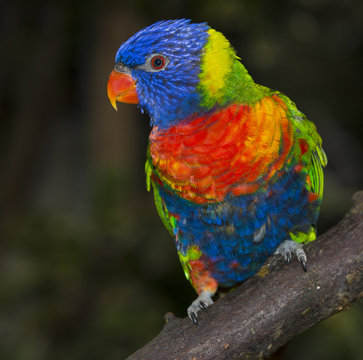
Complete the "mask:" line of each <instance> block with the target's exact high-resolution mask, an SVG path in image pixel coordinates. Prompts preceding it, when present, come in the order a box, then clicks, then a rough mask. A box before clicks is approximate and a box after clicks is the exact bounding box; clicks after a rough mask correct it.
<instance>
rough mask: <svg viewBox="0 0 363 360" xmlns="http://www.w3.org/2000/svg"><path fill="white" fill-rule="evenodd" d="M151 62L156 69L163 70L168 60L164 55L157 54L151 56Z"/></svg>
mask: <svg viewBox="0 0 363 360" xmlns="http://www.w3.org/2000/svg"><path fill="white" fill-rule="evenodd" d="M150 64H151V67H152V68H153V69H154V70H162V69H163V68H164V67H165V65H166V61H165V58H164V57H163V56H161V55H155V56H154V57H152V58H151V60H150Z"/></svg>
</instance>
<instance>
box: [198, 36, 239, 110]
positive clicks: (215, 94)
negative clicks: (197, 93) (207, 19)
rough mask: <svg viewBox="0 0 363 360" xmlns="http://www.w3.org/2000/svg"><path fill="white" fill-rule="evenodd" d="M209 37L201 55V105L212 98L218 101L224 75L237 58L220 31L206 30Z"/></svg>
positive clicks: (209, 102) (207, 103)
mask: <svg viewBox="0 0 363 360" xmlns="http://www.w3.org/2000/svg"><path fill="white" fill-rule="evenodd" d="M208 33H209V39H208V42H207V44H206V46H205V48H204V50H205V52H204V54H203V57H202V65H201V67H202V72H201V73H200V75H199V77H200V84H199V86H200V88H201V90H202V93H203V95H204V99H203V103H202V105H204V106H206V107H209V105H213V104H211V102H212V100H213V103H214V102H215V101H217V102H220V101H221V100H222V97H223V95H224V94H223V91H222V89H223V87H224V85H225V80H226V76H227V75H228V74H229V73H230V72H231V69H232V64H233V61H234V60H235V59H236V58H237V56H236V54H235V52H234V50H233V48H232V47H231V46H230V44H229V41H228V40H227V39H226V38H225V37H224V35H223V34H221V33H220V32H218V31H216V30H214V29H210V30H208ZM237 59H238V58H237Z"/></svg>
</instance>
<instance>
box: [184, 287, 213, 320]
mask: <svg viewBox="0 0 363 360" xmlns="http://www.w3.org/2000/svg"><path fill="white" fill-rule="evenodd" d="M212 296H213V294H212V293H210V292H209V291H202V292H201V293H200V294H199V296H198V297H197V298H196V299H195V300H194V301H193V302H192V303H191V305H190V306H189V307H188V310H187V312H188V316H189V318H190V319H191V320H192V321H193V323H194V324H195V325H198V315H197V314H198V311H199V310H200V309H203V310H207V309H208V306H209V305H212V304H213V300H212Z"/></svg>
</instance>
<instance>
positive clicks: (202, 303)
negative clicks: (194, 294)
mask: <svg viewBox="0 0 363 360" xmlns="http://www.w3.org/2000/svg"><path fill="white" fill-rule="evenodd" d="M199 305H200V307H201V308H203V309H204V310H208V305H207V304H206V303H205V302H204V301H200V302H199Z"/></svg>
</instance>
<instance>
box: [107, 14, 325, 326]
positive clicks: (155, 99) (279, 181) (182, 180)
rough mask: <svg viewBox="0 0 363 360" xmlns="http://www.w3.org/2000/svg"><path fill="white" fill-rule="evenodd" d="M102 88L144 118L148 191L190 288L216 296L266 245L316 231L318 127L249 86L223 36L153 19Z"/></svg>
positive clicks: (278, 248) (207, 299)
mask: <svg viewBox="0 0 363 360" xmlns="http://www.w3.org/2000/svg"><path fill="white" fill-rule="evenodd" d="M107 90H108V96H109V99H110V101H111V103H112V105H113V106H114V108H115V109H116V110H117V108H116V101H121V102H126V103H133V104H139V106H140V108H141V109H142V110H146V111H147V112H148V113H149V115H150V119H151V126H152V130H151V133H150V137H149V144H148V150H147V160H146V165H145V170H146V179H147V180H146V182H147V189H148V190H150V188H151V187H152V189H153V192H154V198H155V204H156V208H157V210H158V213H159V215H160V217H161V220H162V221H163V223H164V225H165V227H166V228H167V229H168V230H169V232H170V234H171V235H172V236H173V237H174V239H175V244H176V248H177V251H178V255H179V259H180V262H181V264H182V267H183V269H184V272H185V275H186V277H187V279H189V280H190V282H191V284H192V286H193V287H194V289H195V290H196V292H197V293H198V297H197V299H196V300H195V301H193V303H192V304H191V305H190V306H189V308H188V311H187V312H188V315H189V317H190V318H191V319H192V320H193V321H194V322H195V323H196V324H197V323H198V319H197V313H198V311H199V310H200V309H203V308H207V307H208V306H209V305H211V304H212V303H213V301H212V297H213V295H214V294H215V293H216V291H217V289H218V287H219V286H221V287H230V286H234V285H236V284H238V283H239V282H242V281H244V280H245V279H247V278H248V277H250V276H251V275H253V274H254V273H255V272H256V271H258V270H259V268H260V267H261V265H262V264H263V263H264V261H265V260H266V259H267V258H268V257H269V256H270V255H272V254H274V253H275V254H281V255H282V256H283V257H284V258H285V259H286V260H287V261H290V260H291V258H292V256H294V255H295V256H296V257H297V259H298V260H299V261H300V263H301V264H302V266H303V268H304V270H306V266H307V257H306V254H305V252H304V250H303V244H305V243H308V242H310V241H313V240H314V239H315V238H316V226H315V225H316V221H317V218H318V214H319V208H320V204H321V200H322V194H323V181H324V180H323V171H322V167H323V166H325V165H326V163H327V159H326V156H325V153H324V151H323V149H322V147H321V138H320V136H319V134H318V133H317V131H316V128H315V126H314V124H313V123H312V122H311V121H309V120H307V118H306V117H305V115H304V114H303V113H301V112H300V111H299V110H298V109H297V108H296V106H295V104H294V103H293V102H292V101H291V100H290V99H289V98H288V97H287V96H285V95H283V94H282V93H280V92H279V91H275V90H271V89H269V88H266V87H264V86H261V85H257V84H255V83H254V81H253V80H252V78H251V76H250V75H249V74H248V72H247V70H246V69H245V67H244V66H243V65H242V63H241V62H240V58H239V57H238V56H237V55H236V52H235V50H234V49H233V48H232V47H231V45H230V43H229V42H228V40H227V39H226V38H225V37H224V36H223V35H222V34H221V33H220V32H218V31H216V30H213V29H212V28H210V27H209V26H208V25H207V24H206V23H200V24H194V23H191V22H190V20H185V19H182V20H173V21H160V22H157V23H155V24H153V25H151V26H149V27H147V28H145V29H143V30H141V31H139V32H138V33H136V34H135V35H133V36H132V37H131V38H130V39H129V40H127V41H126V42H125V43H123V44H122V45H121V47H120V48H119V50H118V51H117V54H116V65H115V68H114V70H113V71H112V73H111V75H110V77H109V80H108V86H107Z"/></svg>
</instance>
